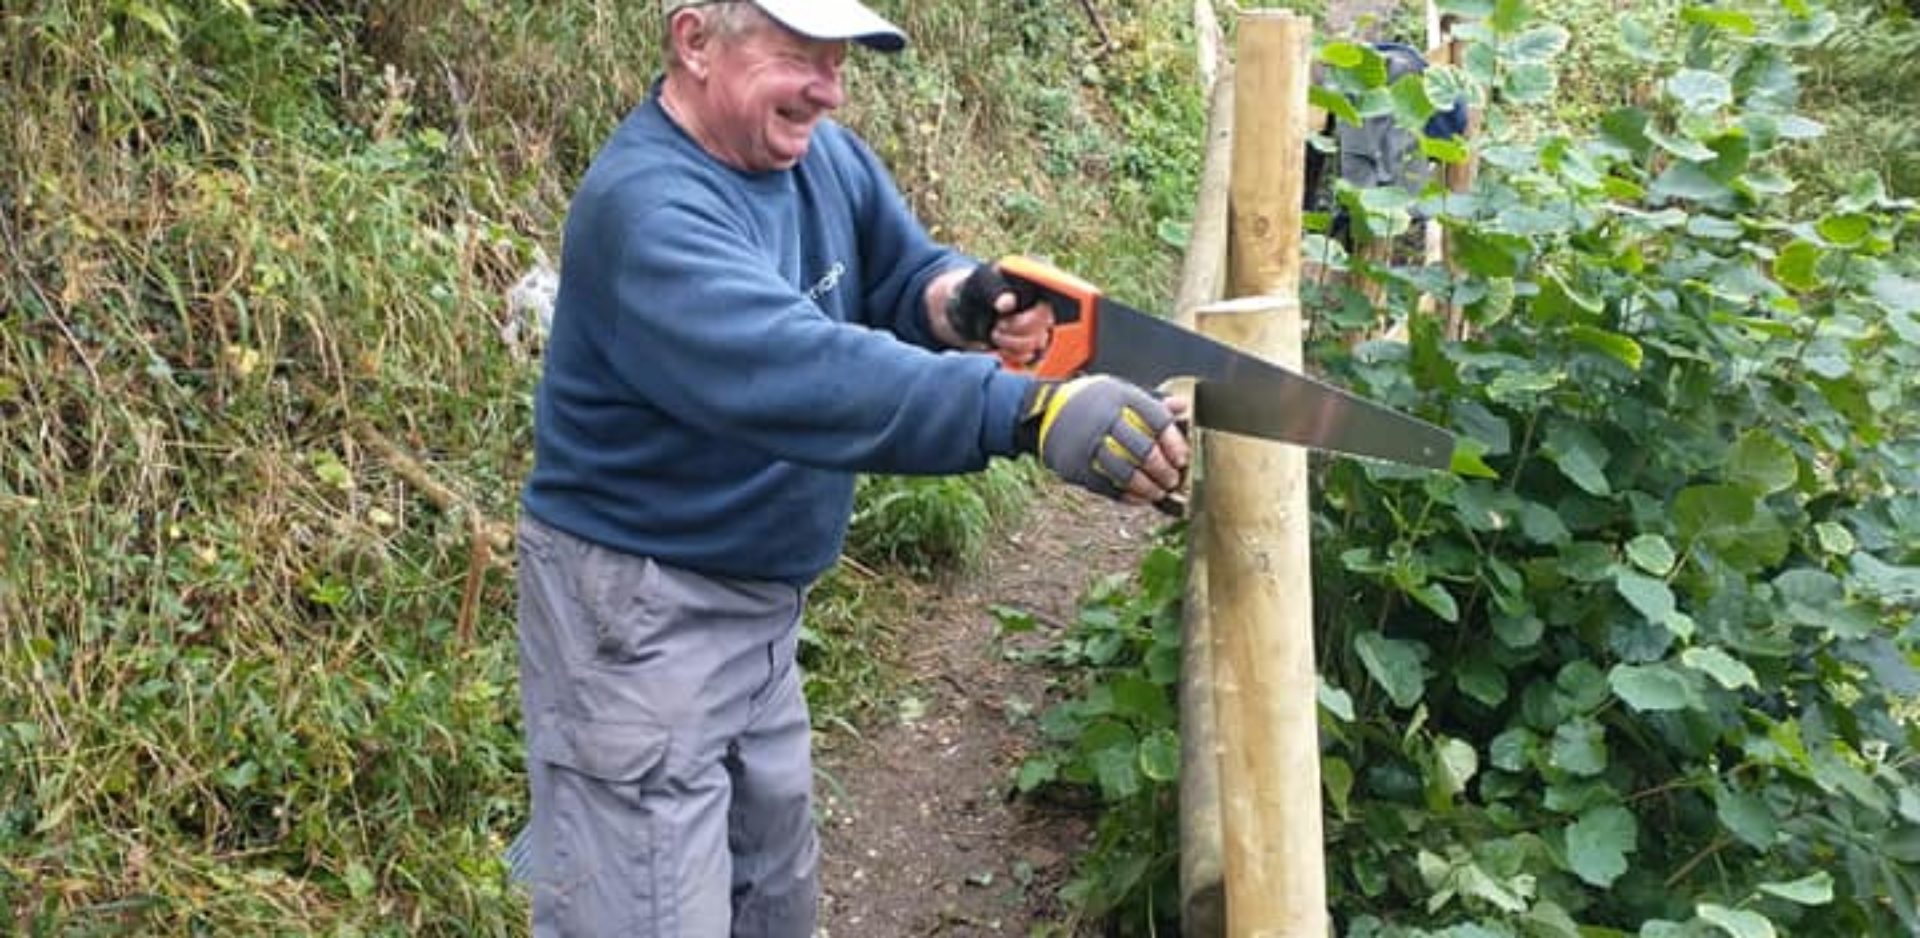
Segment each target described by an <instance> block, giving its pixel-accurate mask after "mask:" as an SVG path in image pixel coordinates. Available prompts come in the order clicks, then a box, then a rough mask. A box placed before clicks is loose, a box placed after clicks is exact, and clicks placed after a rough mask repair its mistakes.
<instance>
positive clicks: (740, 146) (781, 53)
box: [701, 21, 847, 172]
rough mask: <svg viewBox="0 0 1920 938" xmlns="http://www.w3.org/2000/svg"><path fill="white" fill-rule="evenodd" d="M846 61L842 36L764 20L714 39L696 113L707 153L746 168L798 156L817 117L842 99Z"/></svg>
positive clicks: (770, 166)
mask: <svg viewBox="0 0 1920 938" xmlns="http://www.w3.org/2000/svg"><path fill="white" fill-rule="evenodd" d="M846 60H847V44H846V43H845V42H838V41H836V42H827V41H822V40H817V39H808V38H807V37H805V36H801V35H800V34H798V33H795V32H793V31H791V30H788V29H786V28H784V27H782V26H780V25H779V24H777V23H772V22H767V21H762V22H759V23H757V24H755V25H753V26H752V27H750V28H748V29H747V30H746V31H745V32H743V33H741V34H739V35H736V36H732V37H728V38H726V39H724V40H721V41H720V42H718V43H717V44H716V46H715V48H714V49H713V58H712V61H711V65H712V71H711V72H709V76H710V77H709V80H708V87H707V94H706V96H705V101H704V102H703V105H702V107H703V110H704V111H705V112H706V113H704V114H702V115H701V123H702V124H703V125H704V126H705V128H706V130H707V132H708V135H709V137H710V140H709V142H710V143H711V144H712V145H713V146H714V147H716V148H717V149H718V150H719V151H720V152H718V153H716V154H715V155H717V156H719V157H720V158H721V159H723V160H725V161H726V162H728V163H730V164H732V165H734V166H736V167H739V168H741V169H745V170H748V171H750V172H766V171H770V170H778V169H787V168H789V167H791V166H793V165H794V164H795V163H798V162H800V158H801V157H803V156H805V155H806V154H807V144H808V143H809V142H810V141H811V140H812V138H813V128H814V126H815V125H816V124H818V123H819V122H820V118H822V117H824V116H826V115H827V113H828V112H830V111H832V110H834V109H835V108H838V107H839V106H840V105H842V104H844V103H846V90H845V89H844V88H843V87H842V86H841V84H840V68H841V66H842V65H844V64H845V63H846Z"/></svg>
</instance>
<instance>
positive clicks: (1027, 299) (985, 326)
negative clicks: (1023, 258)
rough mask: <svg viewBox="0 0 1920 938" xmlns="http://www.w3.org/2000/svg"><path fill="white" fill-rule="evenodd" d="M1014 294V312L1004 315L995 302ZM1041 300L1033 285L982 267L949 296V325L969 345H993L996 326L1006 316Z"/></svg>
mask: <svg viewBox="0 0 1920 938" xmlns="http://www.w3.org/2000/svg"><path fill="white" fill-rule="evenodd" d="M1009 293H1011V294H1013V309H1012V310H1011V311H1009V312H1008V313H1002V312H1000V310H999V309H997V308H995V306H994V303H995V302H996V301H998V300H999V299H1000V298H1001V297H1003V296H1006V295H1007V294H1009ZM1039 301H1040V294H1039V293H1038V292H1036V291H1035V290H1034V289H1033V286H1032V285H1031V284H1027V283H1022V282H1018V281H1014V280H1009V279H1007V276H1006V275H1005V274H1003V273H1001V272H1000V268H999V267H997V266H995V265H993V264H981V265H980V266H978V267H975V268H974V269H973V273H970V274H968V275H967V279H965V280H963V281H961V282H960V286H959V288H958V289H956V290H954V291H953V292H952V293H951V294H949V295H948V296H947V310H946V313H947V325H950V326H952V327H953V331H954V332H955V333H957V334H959V336H960V338H961V339H963V340H965V341H967V342H978V343H980V344H982V345H992V344H993V326H994V323H997V322H999V321H1000V317H1001V316H1003V315H1011V314H1012V313H1017V312H1019V311H1021V310H1023V309H1026V308H1027V307H1029V306H1032V305H1034V304H1035V303H1038V302H1039Z"/></svg>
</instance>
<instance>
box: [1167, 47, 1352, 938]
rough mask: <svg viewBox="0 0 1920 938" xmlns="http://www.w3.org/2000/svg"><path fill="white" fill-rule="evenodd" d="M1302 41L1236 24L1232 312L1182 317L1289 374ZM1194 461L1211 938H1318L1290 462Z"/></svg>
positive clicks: (1236, 445)
mask: <svg viewBox="0 0 1920 938" xmlns="http://www.w3.org/2000/svg"><path fill="white" fill-rule="evenodd" d="M1311 33H1312V21H1311V20H1309V19H1307V18H1305V17H1300V16H1295V15H1293V14H1291V13H1287V12H1284V11H1281V12H1274V11H1253V12H1247V13H1243V14H1242V15H1241V18H1240V25H1239V30H1238V36H1239V46H1238V48H1239V54H1238V55H1237V56H1236V60H1237V64H1236V66H1235V74H1236V83H1237V85H1238V87H1237V88H1236V89H1235V93H1234V94H1235V100H1236V102H1237V104H1236V106H1235V109H1234V147H1233V179H1232V185H1231V191H1232V207H1231V212H1230V214H1231V222H1230V228H1231V236H1230V239H1229V240H1230V245H1231V252H1232V255H1231V258H1230V262H1229V274H1228V280H1229V282H1230V284H1231V287H1230V289H1231V291H1232V293H1233V294H1234V295H1236V296H1241V297H1245V299H1241V300H1237V301H1232V302H1227V303H1221V304H1215V305H1214V306H1210V307H1208V308H1206V309H1203V310H1202V311H1201V312H1200V315H1199V316H1198V322H1199V325H1200V327H1201V331H1203V332H1206V333H1207V334H1209V335H1211V336H1213V337H1215V338H1218V339H1220V340H1221V341H1224V342H1227V343H1228V344H1231V345H1233V346H1235V347H1238V348H1241V349H1245V350H1247V351H1250V352H1254V353H1256V354H1259V355H1261V356H1263V357H1266V358H1269V359H1272V360H1274V361H1278V362H1281V363H1285V364H1290V365H1292V366H1294V367H1296V368H1297V367H1299V366H1300V364H1301V360H1302V333H1303V326H1302V322H1301V317H1300V305H1299V300H1298V292H1299V287H1300V233H1301V231H1300V211H1301V208H1300V206H1301V201H1300V200H1301V186H1302V182H1303V180H1302V166H1301V163H1302V160H1303V159H1304V154H1305V146H1306V139H1305V138H1306V116H1307V81H1308V65H1307V50H1308V46H1309V43H1310V39H1311ZM1200 448H1201V457H1200V458H1201V461H1202V464H1203V465H1204V466H1205V467H1206V478H1205V480H1204V486H1203V487H1202V490H1201V495H1202V504H1201V510H1202V512H1203V513H1204V515H1205V516H1206V521H1205V523H1204V524H1203V525H1202V528H1203V532H1204V533H1203V536H1204V537H1205V550H1206V562H1207V594H1208V599H1209V601H1210V603H1211V605H1212V619H1213V632H1214V636H1215V638H1214V645H1215V648H1214V652H1215V657H1214V669H1215V675H1214V677H1215V687H1214V697H1215V702H1216V711H1217V713H1216V716H1217V719H1218V721H1219V731H1220V740H1221V745H1220V750H1221V751H1220V795H1221V819H1222V827H1223V829H1224V832H1225V874H1226V875H1225V887H1226V888H1225V892H1226V901H1227V934H1228V935H1231V936H1234V938H1254V936H1259V938H1325V936H1326V934H1327V928H1328V917H1327V912H1326V872H1325V866H1324V856H1323V852H1324V849H1325V848H1324V835H1323V832H1322V821H1321V815H1320V751H1319V750H1320V747H1319V725H1318V719H1319V712H1318V687H1319V678H1318V672H1317V671H1316V669H1315V666H1314V650H1313V600H1312V597H1313V589H1312V587H1313V582H1312V570H1311V557H1310V555H1309V550H1308V530H1309V528H1310V517H1309V515H1308V507H1307V464H1306V453H1305V452H1304V451H1303V450H1301V449H1299V448H1297V447H1291V446H1284V445H1281V444H1277V443H1270V442H1264V441H1258V440H1251V439H1246V438H1241V437H1232V436H1228V435H1225V434H1220V435H1215V434H1206V435H1203V436H1202V437H1201V440H1200Z"/></svg>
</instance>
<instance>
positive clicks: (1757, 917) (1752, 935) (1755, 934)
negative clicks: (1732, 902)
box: [1693, 902, 1778, 938]
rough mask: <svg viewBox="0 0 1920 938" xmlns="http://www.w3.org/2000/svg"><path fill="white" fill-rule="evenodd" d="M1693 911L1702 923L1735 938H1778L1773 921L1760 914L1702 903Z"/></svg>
mask: <svg viewBox="0 0 1920 938" xmlns="http://www.w3.org/2000/svg"><path fill="white" fill-rule="evenodd" d="M1693 911H1694V914H1696V915H1698V916H1700V920H1701V921H1703V922H1706V923H1707V924H1709V925H1712V926H1714V927H1715V928H1718V929H1720V930H1721V931H1723V932H1726V933H1727V934H1729V935H1732V936H1733V938H1778V933H1776V932H1775V931H1774V930H1773V921H1772V920H1771V919H1768V918H1767V917H1766V916H1764V915H1761V914H1760V913H1758V912H1749V911H1747V910H1745V909H1729V908H1727V907H1726V906H1722V905H1715V904H1713V903H1711V902H1702V903H1700V904H1699V905H1697V906H1695V907H1694V910H1693Z"/></svg>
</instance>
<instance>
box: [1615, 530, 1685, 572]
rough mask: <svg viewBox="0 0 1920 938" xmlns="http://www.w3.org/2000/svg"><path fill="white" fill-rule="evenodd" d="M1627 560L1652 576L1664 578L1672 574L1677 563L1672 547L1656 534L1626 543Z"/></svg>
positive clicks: (1639, 537) (1646, 535)
mask: <svg viewBox="0 0 1920 938" xmlns="http://www.w3.org/2000/svg"><path fill="white" fill-rule="evenodd" d="M1627 559H1628V560H1631V561H1633V565H1634V566H1636V567H1639V568H1640V569H1642V570H1645V571H1647V572H1648V573H1651V574H1653V575H1654V576H1660V577H1663V576H1666V575H1667V574H1668V573H1671V572H1673V565H1674V564H1675V563H1676V562H1677V561H1678V559H1679V558H1677V557H1676V556H1675V555H1674V553H1673V545H1672V544H1669V543H1667V539H1666V538H1664V537H1661V536H1660V535H1658V534H1642V535H1640V536H1638V537H1636V538H1634V539H1633V540H1631V541H1628V542H1627Z"/></svg>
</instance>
